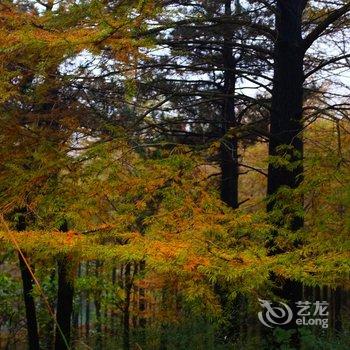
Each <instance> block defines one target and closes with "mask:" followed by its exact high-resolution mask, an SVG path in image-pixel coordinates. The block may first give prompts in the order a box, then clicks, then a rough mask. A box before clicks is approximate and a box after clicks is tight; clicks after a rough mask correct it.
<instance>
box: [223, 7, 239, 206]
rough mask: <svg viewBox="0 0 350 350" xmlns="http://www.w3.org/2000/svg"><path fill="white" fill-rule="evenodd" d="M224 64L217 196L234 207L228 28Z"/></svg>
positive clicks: (234, 140)
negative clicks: (219, 175)
mask: <svg viewBox="0 0 350 350" xmlns="http://www.w3.org/2000/svg"><path fill="white" fill-rule="evenodd" d="M231 2H232V1H231V0H226V2H225V15H226V16H231V15H232V9H231ZM222 63H223V68H224V91H223V92H224V95H225V97H224V100H223V105H222V126H221V129H222V135H223V138H222V140H221V145H220V167H221V199H222V200H223V201H224V202H225V203H226V204H227V205H229V206H230V207H231V208H238V168H239V165H238V142H237V137H236V136H235V135H234V130H233V128H234V127H235V126H236V125H237V123H236V115H235V98H234V94H235V86H236V72H235V71H236V60H235V57H234V55H233V47H232V30H231V29H228V31H227V33H225V35H224V46H223V49H222Z"/></svg>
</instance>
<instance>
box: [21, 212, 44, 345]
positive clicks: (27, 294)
mask: <svg viewBox="0 0 350 350" xmlns="http://www.w3.org/2000/svg"><path fill="white" fill-rule="evenodd" d="M16 229H17V231H24V230H25V229H26V223H25V217H24V215H20V217H19V219H18V223H17V226H16ZM22 254H23V256H22V255H21V254H20V253H18V259H19V267H20V270H21V278H22V284H23V298H24V305H25V311H26V319H27V339H28V349H29V350H39V349H40V343H39V332H38V323H37V318H36V310H35V301H34V298H33V295H32V292H33V286H34V281H33V278H32V275H31V273H30V271H29V269H28V267H27V265H26V263H25V260H24V259H26V258H27V257H26V254H25V252H23V251H22ZM26 260H27V259H26Z"/></svg>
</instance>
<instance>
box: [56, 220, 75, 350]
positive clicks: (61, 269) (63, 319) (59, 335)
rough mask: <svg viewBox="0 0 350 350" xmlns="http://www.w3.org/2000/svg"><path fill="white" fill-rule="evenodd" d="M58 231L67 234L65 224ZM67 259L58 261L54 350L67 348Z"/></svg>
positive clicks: (70, 295)
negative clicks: (56, 325)
mask: <svg viewBox="0 0 350 350" xmlns="http://www.w3.org/2000/svg"><path fill="white" fill-rule="evenodd" d="M60 231H62V232H67V231H68V226H67V223H64V224H63V225H62V226H61V228H60ZM69 260H70V259H69V257H68V256H64V257H60V258H59V259H58V263H57V264H58V269H57V271H58V293H57V316H56V317H57V324H58V326H59V327H57V328H56V336H55V350H64V349H68V348H69V344H70V332H71V316H72V312H73V296H74V289H73V281H72V276H70V275H71V268H72V267H71V266H70V265H71V264H70V263H69Z"/></svg>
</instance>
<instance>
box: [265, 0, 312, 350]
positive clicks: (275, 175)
mask: <svg viewBox="0 0 350 350" xmlns="http://www.w3.org/2000/svg"><path fill="white" fill-rule="evenodd" d="M306 3H307V0H284V1H281V0H279V1H277V11H278V14H277V16H276V30H277V33H278V38H277V41H276V44H275V50H274V85H273V92H272V106H271V116H270V143H269V155H270V156H272V157H276V156H277V157H279V156H281V157H284V159H285V160H288V163H289V164H288V166H281V165H278V166H276V164H274V163H273V162H272V163H270V164H269V168H268V185H267V194H268V195H270V196H271V195H274V194H276V193H277V192H278V191H279V190H280V189H281V188H283V187H288V188H290V189H295V188H297V187H298V186H299V184H300V183H301V181H302V176H303V165H302V160H303V140H302V130H303V123H302V107H303V80H304V77H303V60H304V47H303V40H302V26H301V25H302V14H303V11H304V9H305V6H306ZM276 198H278V199H276ZM285 200H286V198H283V197H274V199H273V200H270V201H269V203H268V207H267V209H268V211H272V210H274V209H275V208H276V207H277V206H278V207H283V208H284V209H283V215H282V216H281V217H280V218H279V219H278V221H277V222H275V224H277V225H285V224H287V225H288V226H289V228H290V229H291V230H293V231H296V230H298V229H300V228H301V227H302V226H303V219H302V218H301V217H300V216H299V215H297V213H296V210H297V209H300V207H299V208H296V206H302V205H303V203H302V198H298V199H294V200H293V203H292V204H293V206H291V205H290V203H289V205H287V206H286V207H284V206H285V202H284V201H285ZM298 201H299V202H298ZM295 205H296V206H295ZM287 220H288V221H287ZM295 244H298V242H295ZM272 247H273V248H275V250H274V251H273V252H272V254H275V253H277V252H278V251H279V250H278V249H276V247H275V246H274V243H273V242H272ZM273 278H274V279H275V281H276V282H277V281H278V282H280V283H281V284H282V289H281V290H278V291H277V293H276V294H279V295H280V296H281V297H283V298H285V299H287V300H289V301H290V303H291V304H293V303H294V302H296V301H299V300H302V286H301V284H300V283H298V282H295V281H292V280H289V279H286V280H282V281H281V280H278V279H277V278H276V276H273ZM293 321H294V320H293ZM293 321H292V322H291V323H290V324H289V325H287V326H286V328H289V329H295V330H296V331H295V333H294V336H293V337H292V344H291V345H292V346H294V347H296V348H298V346H299V337H298V332H297V329H296V326H295V323H294V322H293Z"/></svg>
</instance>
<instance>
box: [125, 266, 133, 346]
mask: <svg viewBox="0 0 350 350" xmlns="http://www.w3.org/2000/svg"><path fill="white" fill-rule="evenodd" d="M124 281H125V282H124V283H125V284H124V288H125V300H124V307H123V345H124V350H129V349H130V301H131V289H132V280H131V264H130V263H127V264H126V265H125V272H124Z"/></svg>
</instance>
